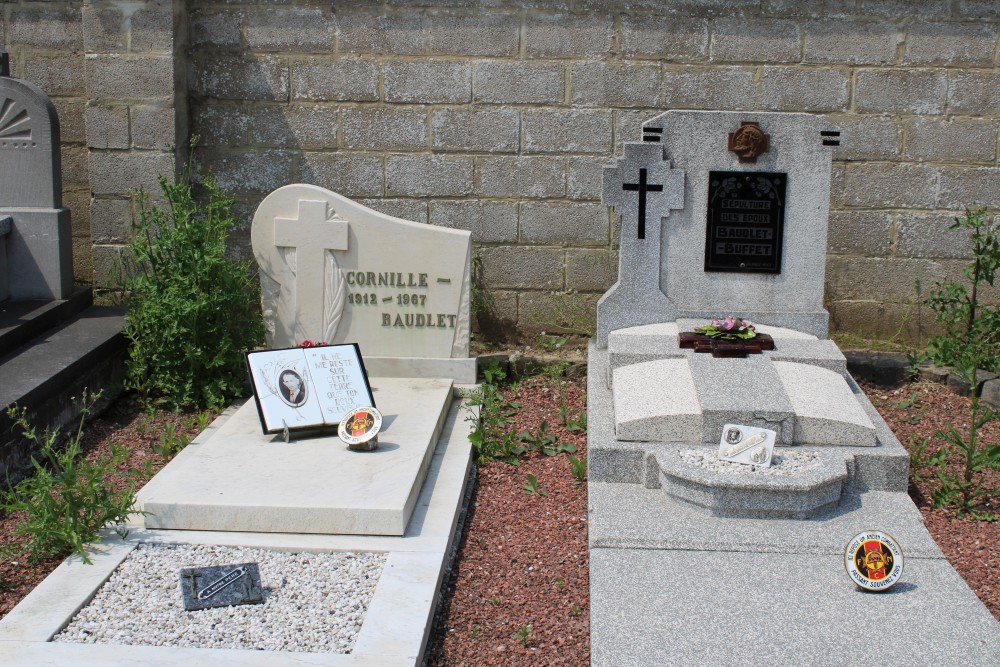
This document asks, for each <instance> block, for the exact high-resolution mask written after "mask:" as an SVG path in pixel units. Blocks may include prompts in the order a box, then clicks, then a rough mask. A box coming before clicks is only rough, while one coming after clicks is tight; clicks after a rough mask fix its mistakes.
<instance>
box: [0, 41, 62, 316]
mask: <svg viewBox="0 0 1000 667" xmlns="http://www.w3.org/2000/svg"><path fill="white" fill-rule="evenodd" d="M5 55H6V54H5ZM5 62H6V61H5ZM2 71H3V74H2V75H0V174H3V177H2V178H0V246H3V250H2V251H0V271H2V272H3V277H0V299H4V298H11V299H64V298H67V297H68V296H69V295H70V293H71V292H72V290H73V254H72V238H71V230H70V217H69V209H67V208H64V207H63V205H62V171H61V168H60V152H59V119H58V117H57V115H56V110H55V108H54V107H53V106H52V102H51V101H50V100H49V98H48V97H47V96H46V95H45V93H44V92H42V90H41V89H40V88H38V86H36V85H34V84H32V83H30V82H28V81H22V80H20V79H14V78H11V77H10V76H9V68H7V67H6V66H5V67H4V68H3V70H2ZM4 218H8V219H9V220H8V222H9V231H8V232H6V233H4V228H5V227H6V226H5V225H3V223H2V220H3V219H4ZM4 284H6V290H4V287H3V286H4Z"/></svg>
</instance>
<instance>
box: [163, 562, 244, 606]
mask: <svg viewBox="0 0 1000 667" xmlns="http://www.w3.org/2000/svg"><path fill="white" fill-rule="evenodd" d="M180 586H181V595H182V596H183V598H184V610H185V611H196V610H198V609H208V608H210V607H231V606H235V605H238V604H260V603H262V602H263V601H264V595H263V593H262V591H261V586H260V570H259V569H258V568H257V563H240V564H238V565H216V566H212V567H182V568H181V570H180Z"/></svg>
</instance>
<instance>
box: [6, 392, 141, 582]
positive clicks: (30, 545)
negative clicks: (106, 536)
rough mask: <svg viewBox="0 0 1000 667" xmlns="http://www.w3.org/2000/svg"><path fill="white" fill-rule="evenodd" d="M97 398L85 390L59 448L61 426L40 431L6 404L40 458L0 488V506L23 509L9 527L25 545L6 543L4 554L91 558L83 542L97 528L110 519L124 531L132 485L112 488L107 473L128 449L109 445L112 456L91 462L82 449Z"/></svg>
mask: <svg viewBox="0 0 1000 667" xmlns="http://www.w3.org/2000/svg"><path fill="white" fill-rule="evenodd" d="M97 398H98V395H93V394H91V395H87V394H86V392H84V396H83V397H82V399H81V400H82V401H83V405H82V410H83V411H82V414H81V416H80V425H79V427H78V428H77V430H76V433H75V434H74V435H73V436H71V437H70V438H69V439H68V442H67V443H66V445H65V446H64V447H62V448H60V447H59V446H58V444H59V441H60V438H59V429H55V430H51V431H50V430H46V431H45V433H44V434H43V435H41V436H40V435H38V432H37V431H36V429H35V428H34V427H33V426H32V425H31V424H30V423H29V422H28V418H27V413H26V410H25V409H24V408H21V409H20V410H18V409H17V408H13V407H12V408H9V409H8V410H7V414H8V415H9V416H10V418H11V419H13V420H14V422H15V424H17V425H18V426H19V427H20V428H21V430H22V431H23V432H24V436H25V438H27V439H28V440H29V441H31V442H32V443H34V444H35V445H36V446H38V447H39V448H40V450H41V461H39V460H38V459H36V458H35V457H32V459H31V463H32V465H33V466H34V468H35V472H34V474H33V475H31V476H30V477H28V478H26V479H24V480H22V481H21V482H20V483H19V484H18V485H17V486H15V487H14V488H12V489H10V490H8V491H3V492H2V493H0V508H2V509H3V510H4V511H5V512H25V513H26V515H27V519H26V520H25V522H24V523H22V524H20V525H18V526H17V527H15V528H14V530H13V533H14V534H15V535H25V536H27V538H28V539H27V540H26V541H25V543H24V545H23V548H20V549H19V548H17V547H9V546H8V547H6V549H5V550H6V551H8V552H9V553H8V555H10V556H12V557H15V556H19V555H21V554H23V553H26V554H27V556H28V559H29V560H30V561H32V562H35V561H39V560H46V559H49V558H55V557H57V556H65V555H67V554H69V553H71V552H76V553H77V554H78V555H79V556H80V557H81V558H82V559H83V561H84V562H85V563H90V560H89V559H88V558H87V554H86V551H85V548H86V546H87V545H88V544H91V543H93V542H96V541H97V540H98V538H99V534H98V531H100V530H101V529H102V528H104V526H105V525H107V524H112V525H114V526H115V532H117V533H118V534H119V535H120V536H121V537H125V536H126V535H127V534H128V531H126V530H125V529H124V528H122V524H123V523H124V522H125V520H126V519H127V518H128V515H129V514H130V513H131V512H132V510H133V506H134V505H135V485H134V483H133V484H130V485H129V486H127V487H126V488H124V489H121V490H116V489H115V487H114V485H113V484H112V483H111V482H110V481H109V479H108V476H109V475H111V474H113V473H114V472H115V471H116V470H117V468H118V466H120V465H121V464H122V463H124V462H125V461H126V460H128V457H129V452H128V450H126V449H125V448H124V447H120V446H114V445H113V446H112V448H111V456H110V457H107V456H106V457H104V458H102V459H100V460H98V461H95V462H91V461H88V460H87V459H85V458H83V456H81V454H80V436H81V434H82V430H83V423H84V420H85V418H86V416H87V415H88V414H89V413H90V410H91V408H92V407H93V405H94V402H95V401H96V400H97Z"/></svg>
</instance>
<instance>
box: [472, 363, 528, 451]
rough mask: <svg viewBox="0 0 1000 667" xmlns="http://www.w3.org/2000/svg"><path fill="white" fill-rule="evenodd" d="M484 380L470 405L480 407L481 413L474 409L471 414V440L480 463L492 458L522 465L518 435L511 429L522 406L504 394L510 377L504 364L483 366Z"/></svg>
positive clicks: (476, 390) (476, 389) (473, 392)
mask: <svg viewBox="0 0 1000 667" xmlns="http://www.w3.org/2000/svg"><path fill="white" fill-rule="evenodd" d="M483 376H484V381H483V383H482V384H480V385H479V386H478V387H476V388H475V389H474V390H472V391H471V392H470V393H469V395H468V398H469V407H470V408H472V407H478V408H479V415H478V416H476V414H475V413H474V412H473V413H472V414H470V415H469V416H468V417H467V420H468V421H471V422H473V429H472V433H470V434H469V441H470V442H471V443H472V449H473V451H474V452H475V455H476V462H477V463H479V464H480V465H482V464H484V463H487V462H488V461H491V460H494V459H495V460H500V461H506V462H507V463H510V464H511V465H520V461H518V460H517V455H516V454H515V453H514V452H515V450H516V449H518V443H517V436H516V435H514V433H513V431H511V430H510V424H511V422H512V421H513V415H514V414H515V413H516V412H517V410H518V408H519V407H520V406H519V405H518V404H517V403H514V402H511V401H508V400H506V399H505V398H504V395H503V392H502V391H501V390H500V383H501V382H503V380H504V379H505V378H506V377H507V375H506V373H504V372H503V369H501V368H500V364H498V363H496V362H493V363H491V364H490V365H488V366H487V367H486V368H484V369H483Z"/></svg>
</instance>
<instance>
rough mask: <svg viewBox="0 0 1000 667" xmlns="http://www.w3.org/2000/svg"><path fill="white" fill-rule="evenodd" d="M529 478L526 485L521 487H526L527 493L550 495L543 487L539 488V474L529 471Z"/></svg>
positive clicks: (530, 494) (531, 494)
mask: <svg viewBox="0 0 1000 667" xmlns="http://www.w3.org/2000/svg"><path fill="white" fill-rule="evenodd" d="M527 479H528V481H527V482H525V484H524V486H522V487H521V488H522V489H524V492H525V493H526V494H527V495H529V496H547V495H549V492H548V491H543V490H542V489H540V488H538V476H537V475H532V474H530V473H529V474H528V478H527Z"/></svg>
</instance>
